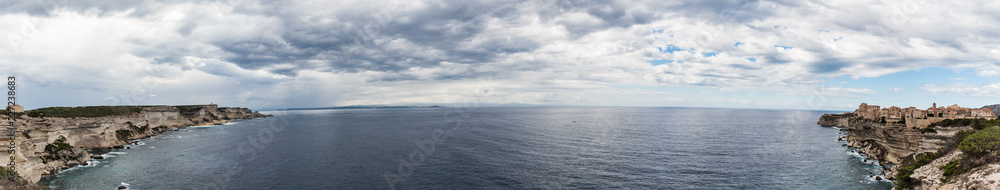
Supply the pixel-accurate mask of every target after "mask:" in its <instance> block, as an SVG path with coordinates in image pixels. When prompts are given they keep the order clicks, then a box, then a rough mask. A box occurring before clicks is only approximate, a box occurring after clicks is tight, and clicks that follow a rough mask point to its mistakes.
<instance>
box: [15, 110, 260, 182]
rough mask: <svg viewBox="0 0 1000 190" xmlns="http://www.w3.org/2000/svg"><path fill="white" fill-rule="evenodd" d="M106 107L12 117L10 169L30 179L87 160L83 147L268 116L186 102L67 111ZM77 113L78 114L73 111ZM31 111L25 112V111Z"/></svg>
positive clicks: (116, 144)
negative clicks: (13, 147)
mask: <svg viewBox="0 0 1000 190" xmlns="http://www.w3.org/2000/svg"><path fill="white" fill-rule="evenodd" d="M88 108H100V109H98V110H109V109H105V108H108V107H99V106H98V107H78V108H59V109H53V110H56V111H64V112H56V111H50V112H47V113H49V114H48V115H46V114H45V113H43V112H38V111H36V112H28V113H27V114H20V115H18V116H15V117H17V123H16V125H17V126H18V133H17V134H16V136H15V141H16V144H17V146H16V149H17V151H16V153H15V154H14V155H13V157H14V158H15V159H14V161H15V162H16V164H17V165H16V167H15V170H16V171H17V173H18V174H19V175H20V176H21V177H22V178H24V179H26V180H28V181H30V182H32V183H34V182H37V181H38V180H39V179H40V178H41V176H42V175H47V174H55V173H56V172H59V170H61V169H65V168H69V167H73V166H77V165H84V164H87V161H90V160H91V159H92V158H93V157H94V156H95V155H90V154H89V153H87V151H86V149H92V148H115V147H121V146H122V145H125V144H129V143H131V142H132V141H133V140H135V139H143V138H148V137H150V136H152V135H154V134H157V133H161V132H164V131H170V130H176V129H178V128H183V127H188V126H198V125H216V124H222V123H226V122H230V121H232V120H237V119H253V118H258V117H268V116H270V115H264V114H261V113H259V112H255V111H251V110H250V109H247V108H228V107H221V108H220V107H218V106H217V105H214V104H209V105H186V106H114V107H113V108H115V109H117V110H126V111H124V112H113V113H114V114H112V115H108V114H104V115H106V116H97V117H87V116H93V115H87V116H80V117H77V116H78V115H79V114H84V115H86V114H95V112H100V111H92V110H86V111H85V112H77V113H73V112H66V110H70V111H73V110H74V109H78V110H77V111H79V109H88ZM73 114H78V115H73ZM29 115H30V116H29ZM0 154H6V155H3V156H2V158H0V161H2V162H3V163H7V162H9V160H10V159H9V158H10V157H11V155H10V154H8V153H6V152H4V153H0Z"/></svg>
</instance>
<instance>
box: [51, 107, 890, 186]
mask: <svg viewBox="0 0 1000 190" xmlns="http://www.w3.org/2000/svg"><path fill="white" fill-rule="evenodd" d="M823 113H824V112H810V111H780V110H749V109H702V108H614V107H610V108H608V107H549V108H407V109H350V110H315V111H288V112H273V113H272V114H276V115H277V116H276V117H271V118H261V119H253V120H243V121H239V122H237V123H234V124H230V125H219V126H210V127H191V128H186V129H183V130H181V131H175V132H169V133H165V134H163V135H160V136H157V137H154V138H151V139H148V140H144V141H143V143H144V144H143V145H139V146H134V147H133V149H127V150H120V151H116V152H113V153H111V155H112V156H114V157H112V158H109V159H104V160H100V161H99V163H97V164H96V165H94V166H87V167H78V168H75V169H71V170H69V171H66V172H63V173H60V174H59V175H58V176H56V177H52V178H48V179H46V180H43V181H42V182H40V183H42V184H44V185H49V186H51V187H54V188H55V189H110V188H114V187H117V186H118V185H119V184H121V183H123V182H124V183H128V184H129V186H130V187H131V189H216V188H217V189H389V188H397V189H622V188H628V189H889V188H891V187H892V184H891V183H889V182H888V181H884V180H883V181H875V180H874V179H872V178H871V177H869V175H870V174H871V173H873V172H875V173H877V172H879V170H878V169H877V168H878V166H874V165H871V164H870V163H865V162H863V161H862V158H861V157H859V156H858V155H856V154H852V153H850V152H849V150H848V149H847V148H846V147H843V146H842V144H844V143H843V142H838V141H836V139H837V137H838V135H840V134H839V133H840V131H839V130H838V129H835V128H829V127H821V126H818V125H816V119H818V118H819V116H820V115H822V114H823Z"/></svg>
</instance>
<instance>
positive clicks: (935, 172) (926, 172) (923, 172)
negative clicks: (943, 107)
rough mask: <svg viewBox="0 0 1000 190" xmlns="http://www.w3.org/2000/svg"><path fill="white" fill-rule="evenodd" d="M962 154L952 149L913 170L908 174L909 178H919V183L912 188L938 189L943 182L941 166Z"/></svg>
mask: <svg viewBox="0 0 1000 190" xmlns="http://www.w3.org/2000/svg"><path fill="white" fill-rule="evenodd" d="M961 155H962V151H952V152H950V153H948V154H946V155H944V156H942V157H940V158H938V159H935V160H934V161H931V163H929V164H927V165H924V166H922V167H920V168H917V169H916V170H913V174H910V178H913V179H917V180H920V184H919V185H918V186H916V187H914V188H913V189H938V187H941V185H943V183H942V182H941V178H944V177H943V176H942V175H941V174H943V173H944V171H942V170H941V166H944V165H945V164H948V162H951V161H952V160H955V159H958V157H959V156H961Z"/></svg>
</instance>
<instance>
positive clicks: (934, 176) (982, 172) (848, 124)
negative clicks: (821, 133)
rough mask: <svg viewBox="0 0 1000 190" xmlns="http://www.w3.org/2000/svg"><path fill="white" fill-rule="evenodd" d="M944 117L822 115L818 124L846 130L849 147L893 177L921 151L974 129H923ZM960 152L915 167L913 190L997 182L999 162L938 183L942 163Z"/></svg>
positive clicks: (955, 156) (932, 150) (978, 185)
mask: <svg viewBox="0 0 1000 190" xmlns="http://www.w3.org/2000/svg"><path fill="white" fill-rule="evenodd" d="M942 120H944V118H928V119H916V120H914V119H907V120H906V121H905V124H903V123H893V122H887V123H883V122H879V121H873V120H866V119H864V118H861V117H857V115H855V114H853V113H845V114H824V115H823V116H821V117H820V118H819V121H818V122H817V124H819V125H823V126H833V127H837V128H841V129H845V130H847V136H846V141H847V144H848V146H850V147H853V148H858V150H859V151H860V152H861V153H864V154H865V155H867V156H869V157H871V158H874V159H877V160H879V161H880V162H881V163H891V164H893V165H894V166H893V167H892V168H891V170H890V172H889V173H887V174H886V177H888V178H889V179H893V178H894V177H895V176H896V175H895V174H896V173H897V172H899V169H900V166H903V165H909V164H910V163H913V162H915V160H916V159H917V155H919V154H921V153H930V152H937V151H938V149H940V148H942V147H945V146H949V142H951V141H953V140H954V139H955V138H956V137H955V136H956V135H955V134H956V133H958V132H959V131H963V130H973V128H972V127H971V126H957V127H941V126H937V127H934V130H933V131H930V130H928V131H923V130H922V129H923V128H924V127H927V126H929V125H930V124H931V123H934V122H939V121H942ZM961 154H962V153H961V151H958V150H953V151H949V152H947V153H946V154H944V156H942V157H940V158H937V159H935V160H934V161H932V162H931V163H929V164H927V165H924V166H922V167H919V168H917V169H916V170H914V172H913V174H912V175H911V176H910V177H911V178H913V179H917V180H919V181H920V183H919V184H916V186H914V188H913V189H939V187H941V188H940V189H961V188H968V187H996V186H991V185H997V184H998V182H997V181H1000V174H996V172H997V171H1000V165H998V164H991V165H989V166H988V167H979V168H976V169H974V170H972V171H971V172H968V173H965V174H962V175H959V176H955V177H953V178H952V179H951V180H949V181H948V183H946V184H943V183H942V182H941V178H943V177H942V175H941V174H942V173H943V171H941V169H939V168H940V167H941V166H943V165H945V164H946V163H948V162H949V161H952V160H954V159H956V158H957V157H958V156H959V155H961Z"/></svg>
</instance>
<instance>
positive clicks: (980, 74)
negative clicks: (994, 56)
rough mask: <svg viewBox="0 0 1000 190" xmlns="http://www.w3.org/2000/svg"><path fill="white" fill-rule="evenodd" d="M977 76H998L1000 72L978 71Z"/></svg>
mask: <svg viewBox="0 0 1000 190" xmlns="http://www.w3.org/2000/svg"><path fill="white" fill-rule="evenodd" d="M979 76H982V77H994V76H1000V71H997V70H985V71H979Z"/></svg>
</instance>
